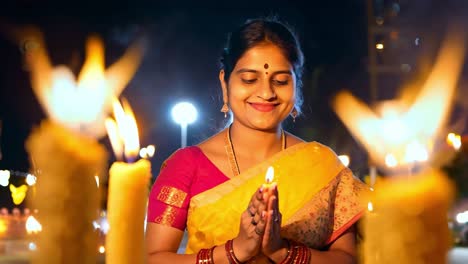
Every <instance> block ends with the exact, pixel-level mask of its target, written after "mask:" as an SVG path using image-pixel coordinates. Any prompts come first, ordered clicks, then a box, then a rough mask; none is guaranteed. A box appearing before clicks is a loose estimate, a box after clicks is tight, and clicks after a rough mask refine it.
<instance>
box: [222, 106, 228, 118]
mask: <svg viewBox="0 0 468 264" xmlns="http://www.w3.org/2000/svg"><path fill="white" fill-rule="evenodd" d="M221 112H222V113H224V118H226V117H227V112H229V106H228V105H227V103H224V104H223V107H221Z"/></svg>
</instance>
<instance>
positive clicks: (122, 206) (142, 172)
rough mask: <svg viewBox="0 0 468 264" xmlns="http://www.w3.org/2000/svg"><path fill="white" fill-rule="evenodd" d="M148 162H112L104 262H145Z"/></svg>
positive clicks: (149, 175) (149, 174)
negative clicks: (108, 227)
mask: <svg viewBox="0 0 468 264" xmlns="http://www.w3.org/2000/svg"><path fill="white" fill-rule="evenodd" d="M150 178H151V164H150V162H149V161H148V160H144V159H141V160H139V161H138V162H136V163H134V164H130V163H125V162H115V163H114V164H112V166H111V168H110V172H109V196H108V203H107V210H108V213H107V217H108V222H109V226H110V229H109V232H108V233H107V237H106V262H107V263H113V264H119V263H122V264H124V263H125V264H127V263H135V264H140V263H144V260H145V258H144V257H145V253H146V251H145V245H144V225H145V215H146V202H147V198H148V184H149V181H150Z"/></svg>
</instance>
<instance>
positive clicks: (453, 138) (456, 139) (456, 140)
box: [447, 133, 462, 150]
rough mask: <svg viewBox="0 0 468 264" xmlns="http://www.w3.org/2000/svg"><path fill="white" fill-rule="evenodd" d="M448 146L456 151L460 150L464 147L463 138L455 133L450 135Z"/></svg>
mask: <svg viewBox="0 0 468 264" xmlns="http://www.w3.org/2000/svg"><path fill="white" fill-rule="evenodd" d="M447 144H449V145H450V146H452V147H453V148H454V149H455V150H460V148H461V145H462V142H461V136H460V135H457V134H455V133H449V134H448V135H447Z"/></svg>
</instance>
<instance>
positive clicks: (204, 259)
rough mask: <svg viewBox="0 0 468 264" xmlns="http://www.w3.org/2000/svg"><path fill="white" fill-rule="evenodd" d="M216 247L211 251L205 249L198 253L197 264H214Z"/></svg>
mask: <svg viewBox="0 0 468 264" xmlns="http://www.w3.org/2000/svg"><path fill="white" fill-rule="evenodd" d="M215 247H216V246H215ZM215 247H212V248H211V249H207V248H203V249H201V250H200V251H198V253H197V260H196V264H214V261H213V251H214V248H215Z"/></svg>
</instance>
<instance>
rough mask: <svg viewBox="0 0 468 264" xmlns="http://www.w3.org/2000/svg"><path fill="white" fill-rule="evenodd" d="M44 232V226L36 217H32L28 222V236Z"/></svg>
mask: <svg viewBox="0 0 468 264" xmlns="http://www.w3.org/2000/svg"><path fill="white" fill-rule="evenodd" d="M41 231H42V225H41V224H40V223H39V221H37V220H36V218H34V216H32V215H30V216H29V217H28V219H27V220H26V232H28V234H37V233H39V232H41Z"/></svg>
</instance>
